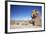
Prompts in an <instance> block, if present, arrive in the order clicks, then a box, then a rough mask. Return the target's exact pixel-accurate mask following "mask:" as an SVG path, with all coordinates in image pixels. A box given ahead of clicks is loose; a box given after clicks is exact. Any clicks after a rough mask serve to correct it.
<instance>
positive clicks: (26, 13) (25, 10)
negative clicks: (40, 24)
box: [10, 5, 42, 20]
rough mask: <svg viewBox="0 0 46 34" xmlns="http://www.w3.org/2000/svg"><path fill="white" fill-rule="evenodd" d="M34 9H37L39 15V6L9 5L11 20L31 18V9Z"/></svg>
mask: <svg viewBox="0 0 46 34" xmlns="http://www.w3.org/2000/svg"><path fill="white" fill-rule="evenodd" d="M34 9H35V10H38V11H39V12H40V15H41V12H42V10H41V9H42V7H41V6H25V5H11V6H10V18H11V19H12V20H31V19H32V18H31V16H32V10H34Z"/></svg>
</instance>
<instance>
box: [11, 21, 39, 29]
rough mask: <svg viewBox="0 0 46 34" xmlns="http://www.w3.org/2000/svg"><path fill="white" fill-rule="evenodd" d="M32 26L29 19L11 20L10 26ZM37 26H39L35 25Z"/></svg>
mask: <svg viewBox="0 0 46 34" xmlns="http://www.w3.org/2000/svg"><path fill="white" fill-rule="evenodd" d="M31 27H34V26H33V24H32V21H31V20H11V22H10V28H11V29H15V28H31ZM35 27H39V26H35Z"/></svg>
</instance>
